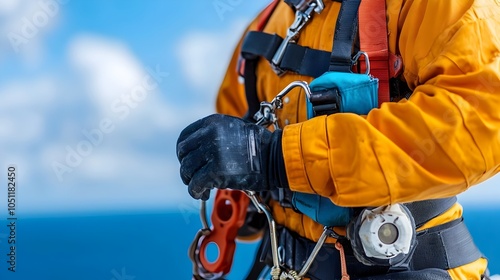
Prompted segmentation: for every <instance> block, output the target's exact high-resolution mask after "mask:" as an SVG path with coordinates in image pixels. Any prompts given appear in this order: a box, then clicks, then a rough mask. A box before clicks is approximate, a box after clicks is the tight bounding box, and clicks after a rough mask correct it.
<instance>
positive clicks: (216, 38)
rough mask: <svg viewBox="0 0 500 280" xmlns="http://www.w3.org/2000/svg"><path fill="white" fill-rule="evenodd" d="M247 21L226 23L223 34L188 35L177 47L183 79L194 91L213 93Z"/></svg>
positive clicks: (209, 32)
mask: <svg viewBox="0 0 500 280" xmlns="http://www.w3.org/2000/svg"><path fill="white" fill-rule="evenodd" d="M248 22H249V21H248V20H243V19H242V20H239V21H237V22H233V23H230V24H228V25H227V26H229V28H228V29H226V30H223V31H217V32H214V31H204V30H194V31H191V32H187V33H186V35H184V37H182V38H181V39H180V41H179V43H178V45H177V49H176V50H177V51H176V52H177V54H178V57H179V59H180V64H181V65H182V71H183V73H184V76H185V77H186V79H187V80H188V82H189V84H191V85H193V86H194V87H195V88H196V89H203V91H200V92H203V93H204V94H205V93H206V92H215V91H216V89H217V87H218V86H219V84H220V82H221V81H222V78H223V75H224V73H225V70H226V68H227V64H228V63H229V60H230V58H231V55H232V54H233V50H234V48H235V47H236V45H237V43H238V40H239V39H240V37H241V36H242V33H243V31H244V30H245V27H246V25H247V24H248Z"/></svg>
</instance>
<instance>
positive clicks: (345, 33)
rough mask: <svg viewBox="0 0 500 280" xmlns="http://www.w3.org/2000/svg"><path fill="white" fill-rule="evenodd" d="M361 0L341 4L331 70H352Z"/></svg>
mask: <svg viewBox="0 0 500 280" xmlns="http://www.w3.org/2000/svg"><path fill="white" fill-rule="evenodd" d="M360 3H361V0H344V1H342V5H341V6H340V11H339V15H338V17H337V24H336V26H335V34H334V37H333V50H332V52H331V57H330V67H329V71H336V72H351V67H352V62H351V59H352V50H353V45H354V40H355V38H356V33H357V31H358V9H359V4H360Z"/></svg>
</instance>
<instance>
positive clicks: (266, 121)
mask: <svg viewBox="0 0 500 280" xmlns="http://www.w3.org/2000/svg"><path fill="white" fill-rule="evenodd" d="M296 87H301V88H302V89H303V90H304V93H305V94H306V96H307V98H308V99H310V97H311V89H310V88H309V84H307V82H304V81H293V82H291V83H290V84H288V86H286V87H285V88H284V89H283V90H281V91H280V92H279V93H278V94H277V95H276V96H275V97H274V98H273V100H271V102H267V101H262V102H261V103H260V109H259V111H257V113H255V115H254V117H253V118H254V120H256V121H257V123H256V124H257V125H261V126H269V125H271V124H272V125H274V128H275V129H279V128H280V127H279V126H278V117H277V116H276V109H282V108H283V97H285V95H287V94H288V93H289V92H290V91H291V90H292V89H294V88H296Z"/></svg>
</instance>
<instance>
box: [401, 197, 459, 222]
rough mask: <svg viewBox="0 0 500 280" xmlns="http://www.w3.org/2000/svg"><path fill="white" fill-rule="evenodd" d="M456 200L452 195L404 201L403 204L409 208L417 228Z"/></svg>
mask: <svg viewBox="0 0 500 280" xmlns="http://www.w3.org/2000/svg"><path fill="white" fill-rule="evenodd" d="M456 202H457V197H456V196H453V197H449V198H441V199H429V200H423V201H415V202H410V203H405V204H404V205H405V206H406V207H408V210H410V212H411V214H412V216H413V219H414V220H415V225H416V226H417V228H419V227H421V226H422V225H423V224H425V223H426V222H428V221H430V220H431V219H433V218H435V217H437V216H439V215H441V214H442V213H444V212H445V211H446V210H448V209H450V208H451V206H453V204H455V203H456Z"/></svg>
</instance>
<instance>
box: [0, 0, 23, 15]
mask: <svg viewBox="0 0 500 280" xmlns="http://www.w3.org/2000/svg"><path fill="white" fill-rule="evenodd" d="M20 2H21V1H20V0H2V1H1V2H0V15H9V14H12V13H13V12H14V11H15V10H16V8H17V7H18V6H19V4H20Z"/></svg>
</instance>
